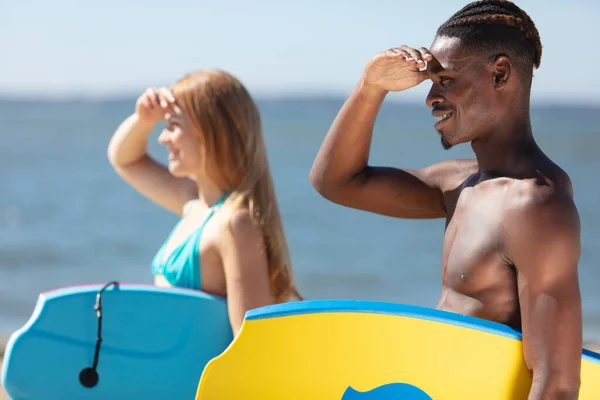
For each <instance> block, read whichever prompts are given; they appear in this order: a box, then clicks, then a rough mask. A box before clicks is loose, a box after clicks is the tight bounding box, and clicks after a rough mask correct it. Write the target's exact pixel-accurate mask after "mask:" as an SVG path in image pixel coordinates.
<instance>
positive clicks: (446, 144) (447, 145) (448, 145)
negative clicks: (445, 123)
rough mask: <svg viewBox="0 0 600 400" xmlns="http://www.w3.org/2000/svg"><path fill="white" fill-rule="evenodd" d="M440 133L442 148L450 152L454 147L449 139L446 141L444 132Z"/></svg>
mask: <svg viewBox="0 0 600 400" xmlns="http://www.w3.org/2000/svg"><path fill="white" fill-rule="evenodd" d="M438 133H439V134H440V143H442V147H443V148H444V150H450V149H451V148H452V146H454V145H453V144H452V143H450V142H449V141H448V139H446V137H445V136H444V134H443V133H442V132H440V131H438Z"/></svg>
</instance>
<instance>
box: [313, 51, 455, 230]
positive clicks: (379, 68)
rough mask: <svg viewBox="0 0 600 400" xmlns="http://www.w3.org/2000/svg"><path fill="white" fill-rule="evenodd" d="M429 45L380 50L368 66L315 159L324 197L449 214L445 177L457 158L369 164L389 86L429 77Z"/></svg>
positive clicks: (404, 214)
mask: <svg viewBox="0 0 600 400" xmlns="http://www.w3.org/2000/svg"><path fill="white" fill-rule="evenodd" d="M431 57H432V56H431V54H429V52H428V51H427V50H426V49H423V48H421V49H420V50H415V49H410V48H408V47H405V46H402V47H401V48H397V49H390V50H387V51H384V52H382V53H379V54H377V55H376V56H375V57H374V58H373V59H372V60H371V61H370V62H369V63H368V64H367V67H366V68H365V71H364V73H363V76H362V77H361V80H360V82H359V83H358V84H357V86H356V88H355V89H354V91H353V93H352V94H351V96H350V97H349V98H348V100H347V101H346V103H345V104H344V106H343V107H342V109H341V110H340V112H339V114H338V116H337V118H336V119H335V121H334V122H333V124H332V125H331V128H330V130H329V132H328V133H327V136H326V137H325V140H324V142H323V144H322V146H321V149H320V150H319V153H318V155H317V157H316V159H315V162H314V164H313V167H312V170H311V172H310V181H311V183H312V185H313V186H314V187H315V189H316V190H317V191H318V192H319V193H320V194H321V195H322V196H323V197H325V198H327V199H329V200H330V201H333V202H335V203H338V204H342V205H345V206H347V207H352V208H357V209H361V210H366V211H371V212H374V213H378V214H383V215H388V216H393V217H400V218H443V217H445V216H446V209H445V205H444V198H443V194H442V191H441V190H440V182H439V180H440V176H442V175H443V174H444V173H445V170H446V169H448V168H452V169H456V165H455V164H453V163H441V164H437V165H433V166H430V167H428V168H424V169H422V170H404V169H397V168H391V167H374V166H369V165H368V161H369V152H370V147H371V138H372V134H373V126H374V124H375V119H376V116H377V113H378V112H379V109H380V107H381V104H382V102H383V100H384V98H385V96H386V94H387V93H388V92H389V91H401V90H406V89H408V88H411V87H413V86H416V85H418V84H420V83H421V82H423V81H424V80H425V79H427V73H426V72H425V71H420V70H419V68H421V67H423V66H424V65H425V61H429V60H431Z"/></svg>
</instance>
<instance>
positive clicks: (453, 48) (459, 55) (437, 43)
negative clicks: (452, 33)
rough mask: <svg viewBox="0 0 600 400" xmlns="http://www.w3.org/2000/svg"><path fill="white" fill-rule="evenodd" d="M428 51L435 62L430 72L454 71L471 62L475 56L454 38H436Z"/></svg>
mask: <svg viewBox="0 0 600 400" xmlns="http://www.w3.org/2000/svg"><path fill="white" fill-rule="evenodd" d="M429 51H430V52H431V54H432V55H433V57H434V58H435V60H436V61H437V62H434V63H433V64H434V65H432V69H433V70H434V71H432V72H439V70H447V71H456V70H459V69H462V68H464V67H465V66H466V65H467V64H469V63H470V62H472V61H473V60H474V58H475V54H473V53H470V52H468V51H466V50H465V49H464V48H463V47H462V46H461V40H460V39H459V38H456V37H449V36H438V37H436V39H435V40H434V41H433V43H432V44H431V47H430V48H429Z"/></svg>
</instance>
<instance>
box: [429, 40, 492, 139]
mask: <svg viewBox="0 0 600 400" xmlns="http://www.w3.org/2000/svg"><path fill="white" fill-rule="evenodd" d="M430 52H431V54H432V55H433V57H434V59H433V60H432V61H430V62H429V63H428V65H427V74H428V75H429V78H430V79H431V80H432V81H433V85H432V86H431V90H430V91H429V95H428V96H427V105H428V106H429V107H431V108H433V111H432V115H433V116H434V117H436V118H437V119H438V122H437V123H436V124H435V129H436V130H437V131H438V132H439V133H440V135H441V141H442V146H443V147H444V148H445V149H449V148H451V147H452V146H454V145H457V144H460V143H466V142H470V141H472V140H474V139H477V138H478V137H480V136H482V135H484V134H486V133H488V132H489V131H490V130H491V128H492V127H493V125H494V122H495V121H496V114H495V113H494V111H495V105H496V95H495V94H496V91H495V90H494V74H493V73H492V70H491V69H490V66H489V65H487V64H486V63H485V58H484V57H482V56H481V55H479V54H475V53H473V52H469V51H468V50H466V49H463V48H462V47H461V46H460V39H457V38H451V37H447V36H441V37H436V39H435V40H434V42H433V44H432V45H431V48H430Z"/></svg>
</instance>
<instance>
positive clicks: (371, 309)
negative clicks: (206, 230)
mask: <svg viewBox="0 0 600 400" xmlns="http://www.w3.org/2000/svg"><path fill="white" fill-rule="evenodd" d="M339 312H351V313H371V314H388V315H399V316H403V317H411V318H420V319H426V320H430V321H436V322H442V323H446V324H450V325H456V326H462V327H465V328H471V329H477V330H479V331H482V332H487V333H492V334H496V335H500V336H505V337H508V338H511V339H516V340H522V337H523V336H522V333H521V332H520V331H519V330H517V329H514V328H511V327H509V326H508V325H504V324H500V323H497V322H493V321H487V320H484V319H481V318H476V317H471V316H468V315H461V314H456V313H452V312H448V311H442V310H436V309H432V308H426V307H419V306H411V305H406V304H396V303H387V302H378V301H365V300H305V301H300V302H290V303H283V304H275V305H271V306H265V307H261V308H257V309H254V310H249V311H248V312H247V313H246V320H260V319H267V318H276V317H285V316H292V315H303V314H315V313H339ZM582 357H583V358H584V359H587V360H589V361H592V362H594V363H596V364H600V354H599V353H596V352H593V351H591V350H588V349H582Z"/></svg>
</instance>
